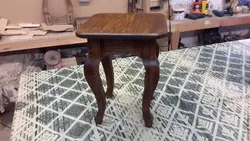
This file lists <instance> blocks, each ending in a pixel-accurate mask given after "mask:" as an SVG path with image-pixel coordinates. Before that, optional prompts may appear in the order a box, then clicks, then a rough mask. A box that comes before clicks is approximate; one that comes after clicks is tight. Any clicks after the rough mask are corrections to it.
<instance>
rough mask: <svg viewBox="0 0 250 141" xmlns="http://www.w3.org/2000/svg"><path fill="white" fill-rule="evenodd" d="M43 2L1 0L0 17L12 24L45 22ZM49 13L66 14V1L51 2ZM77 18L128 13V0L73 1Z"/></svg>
mask: <svg viewBox="0 0 250 141" xmlns="http://www.w3.org/2000/svg"><path fill="white" fill-rule="evenodd" d="M42 2H43V1H42V0H0V17H4V18H6V19H8V20H9V21H10V23H20V22H32V23H41V22H44V17H43V14H42ZM52 2H53V4H51V5H50V7H49V12H50V13H51V14H52V15H55V16H58V15H63V14H65V13H66V5H65V4H64V3H62V2H65V0H49V3H52ZM72 2H73V5H74V14H75V17H88V16H91V15H93V14H96V13H103V12H111V13H113V12H122V13H124V12H127V3H128V1H127V0H90V2H89V3H79V1H78V0H72Z"/></svg>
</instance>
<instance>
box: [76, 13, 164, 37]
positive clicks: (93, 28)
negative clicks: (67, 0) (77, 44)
mask: <svg viewBox="0 0 250 141" xmlns="http://www.w3.org/2000/svg"><path fill="white" fill-rule="evenodd" d="M167 33H168V27H167V22H166V17H165V16H164V15H163V14H159V13H135V14H126V13H101V14H96V15H94V16H92V17H91V18H90V19H89V20H88V21H87V22H85V23H84V24H83V25H82V26H81V27H80V28H79V29H78V30H77V31H76V35H77V36H78V37H80V38H94V39H114V38H121V39H157V38H161V37H164V36H166V35H167Z"/></svg>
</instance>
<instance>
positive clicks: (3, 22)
mask: <svg viewBox="0 0 250 141" xmlns="http://www.w3.org/2000/svg"><path fill="white" fill-rule="evenodd" d="M7 23H8V20H7V19H4V18H0V32H4V31H5V27H6V26H7Z"/></svg>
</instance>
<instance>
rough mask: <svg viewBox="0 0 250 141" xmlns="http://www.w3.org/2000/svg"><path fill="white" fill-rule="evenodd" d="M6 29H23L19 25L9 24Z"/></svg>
mask: <svg viewBox="0 0 250 141" xmlns="http://www.w3.org/2000/svg"><path fill="white" fill-rule="evenodd" d="M5 29H22V27H20V26H17V25H7V26H6V27H5Z"/></svg>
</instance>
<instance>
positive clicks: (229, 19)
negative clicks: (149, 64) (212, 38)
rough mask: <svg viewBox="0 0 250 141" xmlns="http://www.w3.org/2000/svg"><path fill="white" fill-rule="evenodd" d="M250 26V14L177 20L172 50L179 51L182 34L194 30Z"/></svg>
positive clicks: (173, 31) (172, 38)
mask: <svg viewBox="0 0 250 141" xmlns="http://www.w3.org/2000/svg"><path fill="white" fill-rule="evenodd" d="M243 24H250V14H237V15H234V16H225V17H215V16H213V17H207V18H203V19H198V20H190V19H184V20H176V21H171V32H172V37H171V42H172V47H171V50H175V49H178V45H179V39H180V33H181V32H187V31H194V30H203V29H209V28H216V27H226V26H236V25H243Z"/></svg>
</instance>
